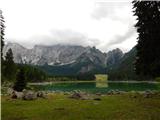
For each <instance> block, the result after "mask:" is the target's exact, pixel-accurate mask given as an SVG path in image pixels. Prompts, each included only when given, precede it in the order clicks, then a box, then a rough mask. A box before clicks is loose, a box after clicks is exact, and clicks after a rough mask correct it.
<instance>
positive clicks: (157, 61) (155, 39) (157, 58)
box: [132, 0, 160, 77]
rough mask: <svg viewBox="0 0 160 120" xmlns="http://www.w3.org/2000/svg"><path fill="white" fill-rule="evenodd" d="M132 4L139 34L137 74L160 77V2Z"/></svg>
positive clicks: (134, 2)
mask: <svg viewBox="0 0 160 120" xmlns="http://www.w3.org/2000/svg"><path fill="white" fill-rule="evenodd" d="M132 3H133V9H134V11H133V12H134V15H135V16H137V23H136V25H135V27H136V28H137V32H138V44H137V46H136V49H137V57H136V63H135V68H136V73H137V74H142V75H149V76H151V77H157V76H160V1H137V0H134V1H133V2H132Z"/></svg>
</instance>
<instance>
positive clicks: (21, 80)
mask: <svg viewBox="0 0 160 120" xmlns="http://www.w3.org/2000/svg"><path fill="white" fill-rule="evenodd" d="M25 87H26V79H25V72H24V70H23V68H21V69H19V71H18V73H17V75H16V82H15V84H14V87H13V89H14V90H16V91H18V92H21V91H22V90H23V89H24V88H25Z"/></svg>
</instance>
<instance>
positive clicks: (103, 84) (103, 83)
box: [96, 81, 108, 88]
mask: <svg viewBox="0 0 160 120" xmlns="http://www.w3.org/2000/svg"><path fill="white" fill-rule="evenodd" d="M96 87H97V88H104V87H105V88H107V87H108V82H98V81H97V82H96Z"/></svg>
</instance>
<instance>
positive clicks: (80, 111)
mask: <svg viewBox="0 0 160 120" xmlns="http://www.w3.org/2000/svg"><path fill="white" fill-rule="evenodd" d="M94 97H97V96H95V95H94ZM99 98H100V100H93V99H92V100H77V99H71V98H69V95H64V94H62V93H59V94H56V93H54V94H49V95H48V97H47V98H46V99H43V98H39V99H37V100H32V101H25V100H20V99H11V98H10V97H9V96H2V113H1V114H2V120H159V119H160V115H159V113H160V95H155V96H153V97H152V98H144V97H143V95H138V96H137V97H135V98H134V97H132V95H131V94H129V93H127V94H122V95H103V96H99Z"/></svg>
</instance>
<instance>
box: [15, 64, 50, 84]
mask: <svg viewBox="0 0 160 120" xmlns="http://www.w3.org/2000/svg"><path fill="white" fill-rule="evenodd" d="M21 68H23V69H24V71H25V77H26V81H27V82H40V81H45V80H46V79H47V74H46V73H45V72H43V71H42V70H40V69H38V68H37V67H35V66H31V65H26V64H18V69H21Z"/></svg>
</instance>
